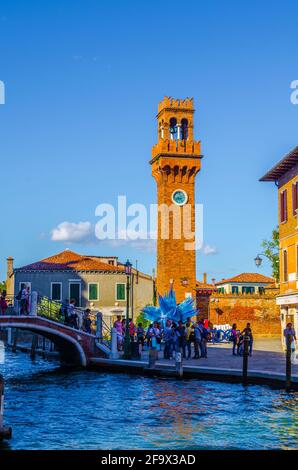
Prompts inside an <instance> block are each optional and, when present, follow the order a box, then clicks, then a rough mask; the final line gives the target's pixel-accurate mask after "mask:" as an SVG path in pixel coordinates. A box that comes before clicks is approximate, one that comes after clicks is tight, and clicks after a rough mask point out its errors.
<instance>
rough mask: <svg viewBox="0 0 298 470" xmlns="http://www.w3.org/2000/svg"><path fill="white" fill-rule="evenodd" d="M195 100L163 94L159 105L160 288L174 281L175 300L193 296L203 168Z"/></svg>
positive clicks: (154, 164) (155, 158) (155, 170)
mask: <svg viewBox="0 0 298 470" xmlns="http://www.w3.org/2000/svg"><path fill="white" fill-rule="evenodd" d="M193 115H194V107H193V99H192V98H186V99H184V100H179V99H173V98H169V97H165V98H164V99H163V101H161V102H160V103H159V105H158V113H157V124H158V141H157V144H156V145H155V146H154V147H153V149H152V159H151V161H150V164H151V168H152V176H153V177H154V179H155V181H156V183H157V202H158V239H157V290H158V292H159V293H160V294H161V295H163V294H164V293H165V292H168V290H169V287H170V284H171V283H174V290H175V292H176V297H177V301H178V302H181V301H183V300H185V298H186V297H188V296H192V297H195V289H196V251H195V248H196V247H195V177H196V175H197V173H198V171H199V170H200V168H201V158H202V156H201V152H200V142H199V141H195V140H194V137H193Z"/></svg>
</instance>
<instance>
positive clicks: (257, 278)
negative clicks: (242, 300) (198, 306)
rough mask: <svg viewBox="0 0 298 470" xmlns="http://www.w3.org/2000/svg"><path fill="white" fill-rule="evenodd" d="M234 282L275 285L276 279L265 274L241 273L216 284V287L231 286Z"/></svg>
mask: <svg viewBox="0 0 298 470" xmlns="http://www.w3.org/2000/svg"><path fill="white" fill-rule="evenodd" d="M232 282H240V283H246V282H248V283H256V284H272V283H274V279H273V278H272V277H268V276H264V275H263V274H259V273H241V274H238V275H237V276H234V277H230V278H228V279H222V280H221V281H219V282H216V285H217V286H219V285H222V284H230V283H232Z"/></svg>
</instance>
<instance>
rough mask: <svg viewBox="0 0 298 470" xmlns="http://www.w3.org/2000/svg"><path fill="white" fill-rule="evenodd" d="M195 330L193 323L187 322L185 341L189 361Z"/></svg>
mask: <svg viewBox="0 0 298 470" xmlns="http://www.w3.org/2000/svg"><path fill="white" fill-rule="evenodd" d="M192 333H193V329H192V327H191V323H190V322H187V323H186V325H185V339H186V349H187V359H190V358H191V338H192Z"/></svg>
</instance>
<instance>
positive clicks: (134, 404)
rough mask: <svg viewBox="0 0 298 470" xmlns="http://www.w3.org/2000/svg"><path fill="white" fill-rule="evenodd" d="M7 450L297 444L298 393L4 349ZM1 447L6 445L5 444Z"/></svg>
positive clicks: (0, 368)
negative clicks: (68, 367)
mask: <svg viewBox="0 0 298 470" xmlns="http://www.w3.org/2000/svg"><path fill="white" fill-rule="evenodd" d="M0 373H2V374H3V375H4V376H5V379H6V396H5V422H6V424H7V425H10V426H12V427H13V438H12V440H11V441H10V442H9V443H8V444H2V449H3V448H5V449H114V450H115V449H163V448H165V449H166V448H170V449H297V448H298V427H297V425H298V406H297V405H298V394H297V393H292V394H287V393H286V392H284V391H280V390H272V389H270V388H269V387H266V386H249V387H247V388H244V387H243V386H242V385H238V384H224V383H217V382H211V381H208V382H205V381H199V380H181V381H180V380H176V379H168V378H167V379H164V380H163V379H160V378H147V377H140V376H132V375H127V374H112V373H111V374H108V373H101V372H91V371H65V370H62V369H61V368H60V367H59V364H58V363H56V362H48V361H45V360H44V359H41V358H38V359H36V360H35V361H31V360H30V358H29V357H28V356H27V355H25V354H23V353H12V352H10V351H6V357H5V363H4V364H0ZM0 449H1V444H0Z"/></svg>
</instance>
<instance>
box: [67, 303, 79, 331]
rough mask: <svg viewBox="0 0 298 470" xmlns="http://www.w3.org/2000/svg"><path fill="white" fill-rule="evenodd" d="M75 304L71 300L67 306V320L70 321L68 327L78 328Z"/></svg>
mask: <svg viewBox="0 0 298 470" xmlns="http://www.w3.org/2000/svg"><path fill="white" fill-rule="evenodd" d="M75 304H76V301H75V300H74V299H71V300H70V302H69V305H68V318H69V320H70V326H72V327H73V328H76V329H77V328H78V316H77V313H76V311H75Z"/></svg>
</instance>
